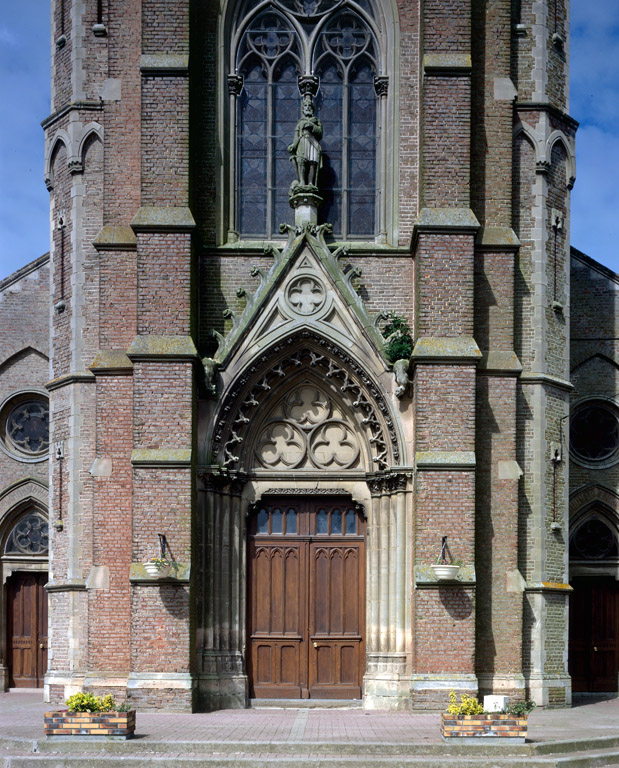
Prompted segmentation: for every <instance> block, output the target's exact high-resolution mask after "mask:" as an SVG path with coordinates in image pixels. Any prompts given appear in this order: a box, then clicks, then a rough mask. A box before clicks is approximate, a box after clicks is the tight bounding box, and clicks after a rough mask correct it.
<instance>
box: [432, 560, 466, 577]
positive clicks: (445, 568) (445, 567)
mask: <svg viewBox="0 0 619 768" xmlns="http://www.w3.org/2000/svg"><path fill="white" fill-rule="evenodd" d="M430 568H432V570H433V572H434V575H435V576H436V578H437V580H438V581H454V580H455V579H456V578H457V576H458V571H459V570H460V565H459V564H458V563H455V562H451V563H438V562H437V563H434V565H431V566H430Z"/></svg>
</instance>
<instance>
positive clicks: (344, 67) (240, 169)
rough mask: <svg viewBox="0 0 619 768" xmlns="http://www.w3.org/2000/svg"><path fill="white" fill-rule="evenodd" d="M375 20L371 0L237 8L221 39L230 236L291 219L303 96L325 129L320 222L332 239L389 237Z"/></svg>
mask: <svg viewBox="0 0 619 768" xmlns="http://www.w3.org/2000/svg"><path fill="white" fill-rule="evenodd" d="M375 16H376V14H375V12H374V10H373V8H372V4H371V3H370V2H369V0H263V2H258V3H256V2H254V1H253V0H245V2H242V3H239V4H238V6H237V8H236V9H235V12H234V14H233V18H232V24H231V27H230V31H229V35H228V47H229V59H228V61H229V64H228V71H229V74H228V92H229V98H230V104H229V113H230V122H231V131H230V136H231V139H230V148H229V163H230V169H229V181H228V183H229V188H230V200H229V209H228V218H229V230H230V237H231V239H233V240H234V239H236V238H237V237H238V236H240V237H242V238H249V239H257V238H260V239H262V238H267V239H268V238H272V237H274V236H276V235H277V233H278V231H279V225H280V224H281V223H282V222H286V221H290V218H291V211H290V206H289V203H288V193H289V188H290V183H291V182H292V180H293V179H294V169H293V165H292V164H291V162H290V155H289V152H288V145H289V144H290V143H291V141H292V137H293V135H294V129H295V125H296V122H297V120H298V119H299V117H300V114H301V103H302V102H301V98H302V96H303V95H306V94H310V95H311V96H312V97H314V100H315V104H316V108H317V115H318V117H319V118H320V120H321V122H322V124H323V139H322V142H321V144H322V169H321V171H320V174H319V180H318V185H319V187H320V191H321V195H322V197H323V198H324V204H323V205H322V207H321V209H320V211H319V216H320V217H321V220H322V221H326V222H329V223H330V224H332V225H333V231H334V235H335V237H336V238H338V239H349V238H356V239H367V240H371V239H374V238H375V237H377V236H379V235H380V234H381V233H384V232H385V231H386V221H385V219H386V213H385V206H384V202H381V201H384V197H385V195H384V190H381V183H382V184H383V186H384V179H385V177H386V174H385V169H384V168H383V169H381V164H380V158H381V157H382V155H381V142H382V141H383V137H384V134H385V128H386V126H385V125H384V124H383V123H384V122H386V110H385V109H382V108H381V104H380V101H381V99H384V98H386V96H387V78H386V77H384V76H383V75H382V72H381V61H382V59H381V50H380V34H379V26H378V25H377V23H376V18H375ZM381 192H382V194H381Z"/></svg>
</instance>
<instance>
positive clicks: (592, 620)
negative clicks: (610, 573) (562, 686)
mask: <svg viewBox="0 0 619 768" xmlns="http://www.w3.org/2000/svg"><path fill="white" fill-rule="evenodd" d="M572 586H573V587H574V592H573V593H572V596H571V601H570V646H569V671H570V675H571V676H572V690H573V691H574V692H575V693H578V692H591V693H601V692H615V691H617V672H618V670H619V590H618V589H617V583H616V582H615V580H614V579H609V578H604V577H599V578H595V579H575V580H573V584H572Z"/></svg>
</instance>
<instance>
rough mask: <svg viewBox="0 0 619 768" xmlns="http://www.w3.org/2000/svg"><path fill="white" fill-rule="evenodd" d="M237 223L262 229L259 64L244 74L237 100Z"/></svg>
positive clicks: (263, 122)
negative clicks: (242, 85)
mask: <svg viewBox="0 0 619 768" xmlns="http://www.w3.org/2000/svg"><path fill="white" fill-rule="evenodd" d="M238 104H239V134H238V153H239V160H238V172H239V178H240V179H241V180H242V182H241V183H239V185H238V186H239V227H240V230H241V232H243V233H244V234H248V235H260V234H264V232H265V231H266V179H267V174H266V162H267V81H266V78H265V76H264V71H263V69H262V67H261V66H260V64H258V63H254V64H253V66H252V67H251V69H250V70H249V71H248V72H247V74H246V76H245V83H244V87H243V92H242V93H241V95H240V97H239V100H238Z"/></svg>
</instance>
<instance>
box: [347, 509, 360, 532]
mask: <svg viewBox="0 0 619 768" xmlns="http://www.w3.org/2000/svg"><path fill="white" fill-rule="evenodd" d="M346 533H348V534H355V533H357V513H356V512H355V510H354V509H349V510H348V511H347V512H346Z"/></svg>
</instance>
